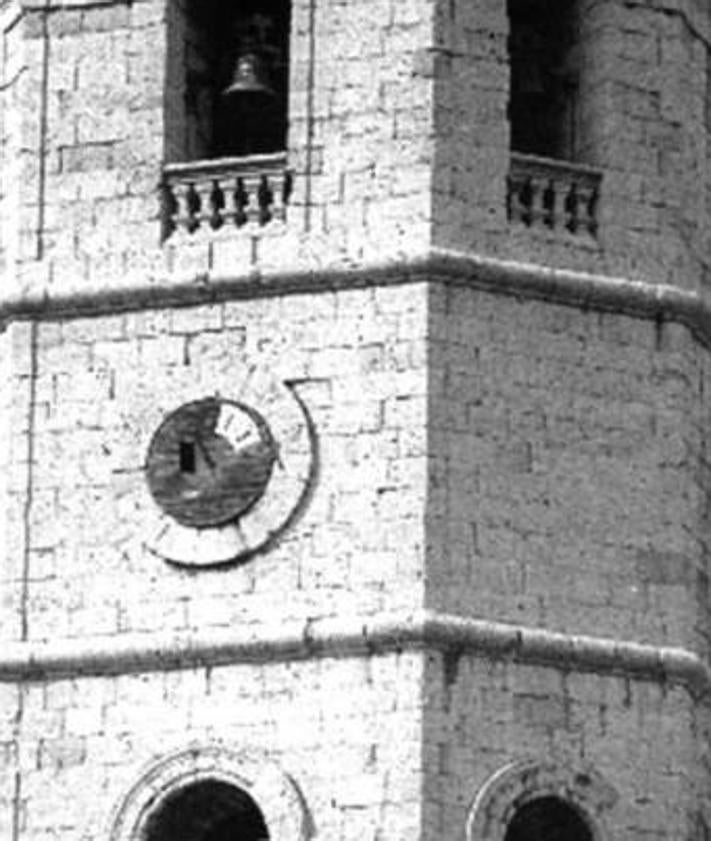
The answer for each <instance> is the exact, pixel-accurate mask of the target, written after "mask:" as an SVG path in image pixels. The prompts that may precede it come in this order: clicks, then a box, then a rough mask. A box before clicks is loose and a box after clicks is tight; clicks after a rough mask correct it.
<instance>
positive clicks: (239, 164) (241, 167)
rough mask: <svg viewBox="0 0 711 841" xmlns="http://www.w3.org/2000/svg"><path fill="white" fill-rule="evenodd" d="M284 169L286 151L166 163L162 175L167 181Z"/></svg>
mask: <svg viewBox="0 0 711 841" xmlns="http://www.w3.org/2000/svg"><path fill="white" fill-rule="evenodd" d="M285 169H286V152H273V153H270V154H268V155H246V156H243V157H230V158H209V159H206V160H199V161H185V162H180V163H166V164H164V165H163V177H164V178H165V180H167V181H187V180H196V181H197V180H201V179H204V178H217V177H219V176H220V175H223V174H225V175H255V174H258V175H264V174H279V173H281V172H284V171H285Z"/></svg>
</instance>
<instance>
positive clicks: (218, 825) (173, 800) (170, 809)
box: [144, 780, 269, 841]
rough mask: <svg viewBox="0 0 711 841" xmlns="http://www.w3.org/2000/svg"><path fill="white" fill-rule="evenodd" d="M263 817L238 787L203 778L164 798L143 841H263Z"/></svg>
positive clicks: (249, 798) (266, 836)
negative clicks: (164, 800)
mask: <svg viewBox="0 0 711 841" xmlns="http://www.w3.org/2000/svg"><path fill="white" fill-rule="evenodd" d="M268 837H269V835H268V832H267V827H266V824H265V823H264V818H263V816H262V813H261V812H260V810H259V808H258V807H257V805H256V804H255V802H254V801H253V800H252V798H251V797H250V796H249V795H248V794H247V793H246V792H244V791H242V789H240V788H237V787H236V786H233V785H229V784H228V783H224V782H221V781H219V780H204V781H202V782H199V783H194V784H193V785H190V786H187V787H185V788H182V789H180V790H179V791H177V792H176V793H175V794H174V795H172V796H171V797H168V799H167V800H166V802H165V803H164V804H163V806H162V807H161V808H160V809H159V810H158V811H157V813H156V814H154V815H153V816H152V817H151V819H150V820H149V822H148V826H147V828H146V832H145V834H144V838H145V841H266V839H268Z"/></svg>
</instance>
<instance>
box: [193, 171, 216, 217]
mask: <svg viewBox="0 0 711 841" xmlns="http://www.w3.org/2000/svg"><path fill="white" fill-rule="evenodd" d="M195 189H196V190H197V194H198V196H199V197H200V212H199V213H198V216H197V218H198V221H199V224H200V225H201V226H202V227H203V228H207V227H208V226H209V225H210V224H211V222H212V216H213V208H212V179H209V178H206V179H201V180H200V181H198V182H197V183H196V185H195Z"/></svg>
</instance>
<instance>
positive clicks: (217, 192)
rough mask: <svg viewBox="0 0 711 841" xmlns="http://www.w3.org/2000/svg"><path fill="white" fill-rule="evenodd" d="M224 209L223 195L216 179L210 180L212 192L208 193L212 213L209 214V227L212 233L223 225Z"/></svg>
mask: <svg viewBox="0 0 711 841" xmlns="http://www.w3.org/2000/svg"><path fill="white" fill-rule="evenodd" d="M224 208H225V194H224V193H223V192H222V188H221V187H220V182H219V181H218V179H217V178H214V179H213V180H212V190H211V191H210V209H211V211H212V213H211V214H210V227H211V228H212V229H213V231H216V230H217V229H218V228H221V227H222V225H223V224H224V214H223V211H224Z"/></svg>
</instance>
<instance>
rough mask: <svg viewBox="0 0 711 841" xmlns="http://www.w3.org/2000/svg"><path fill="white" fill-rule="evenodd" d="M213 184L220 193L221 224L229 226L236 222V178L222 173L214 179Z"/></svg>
mask: <svg viewBox="0 0 711 841" xmlns="http://www.w3.org/2000/svg"><path fill="white" fill-rule="evenodd" d="M215 184H216V185H217V188H218V189H219V191H220V193H221V195H222V205H221V207H220V220H221V225H222V226H223V227H225V228H229V227H231V226H232V225H235V224H236V223H237V202H236V201H235V191H236V187H237V180H236V179H235V177H234V175H230V176H224V175H223V176H221V177H220V178H219V179H217V180H216V181H215Z"/></svg>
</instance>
